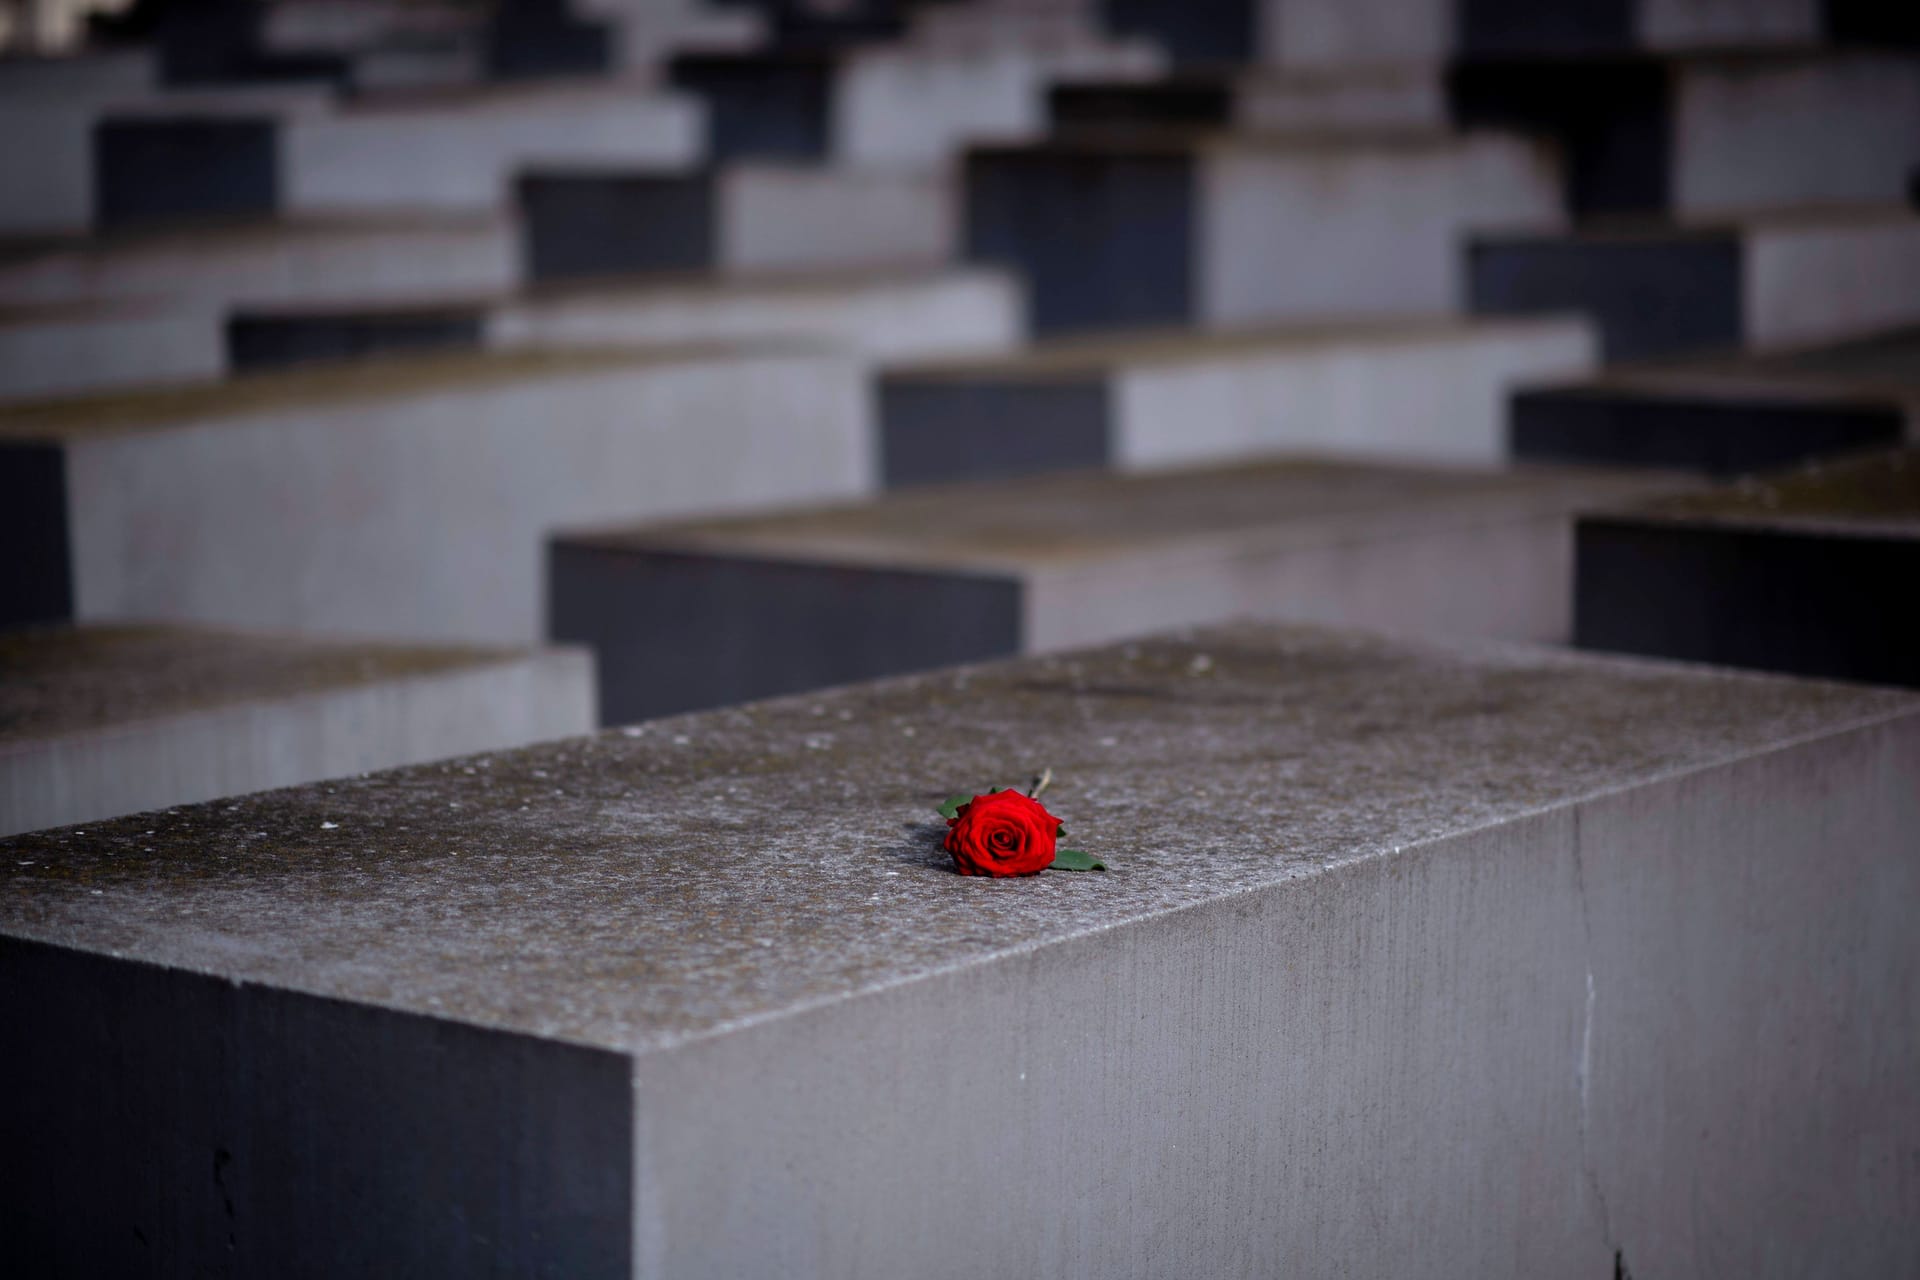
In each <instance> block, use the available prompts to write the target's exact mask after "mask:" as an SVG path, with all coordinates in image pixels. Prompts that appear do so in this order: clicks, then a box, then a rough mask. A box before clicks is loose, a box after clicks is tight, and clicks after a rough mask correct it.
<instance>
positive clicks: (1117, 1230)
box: [0, 627, 1920, 1278]
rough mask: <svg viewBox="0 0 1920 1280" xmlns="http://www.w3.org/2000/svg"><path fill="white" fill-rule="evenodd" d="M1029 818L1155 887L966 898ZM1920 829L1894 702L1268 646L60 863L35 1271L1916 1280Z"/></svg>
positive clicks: (46, 990) (576, 763)
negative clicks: (974, 790) (949, 825)
mask: <svg viewBox="0 0 1920 1280" xmlns="http://www.w3.org/2000/svg"><path fill="white" fill-rule="evenodd" d="M1042 764H1048V765H1051V766H1053V768H1054V774H1055V785H1054V788H1053V789H1052V790H1051V791H1050V792H1049V793H1048V796H1047V802H1048V803H1049V804H1050V805H1051V806H1052V807H1053V808H1054V809H1055V810H1056V811H1057V812H1059V813H1061V814H1063V815H1064V816H1065V817H1066V819H1067V820H1068V822H1069V824H1070V828H1071V830H1072V831H1073V836H1074V840H1075V841H1076V843H1077V844H1081V845H1084V846H1085V847H1087V848H1089V849H1094V850H1098V851H1099V852H1100V853H1101V854H1102V855H1103V857H1104V858H1105V859H1106V860H1107V861H1108V863H1109V865H1110V867H1111V870H1109V871H1108V872H1106V873H1105V874H1104V875H1099V874H1092V875H1067V874H1056V873H1049V874H1045V875H1042V876H1040V877H1038V878H1037V879H1028V880H1013V881H985V880H981V879H978V878H968V877H960V876H955V875H954V874H952V872H951V870H949V869H948V867H947V866H945V865H943V864H944V863H945V861H946V860H945V855H943V854H941V853H939V852H938V850H937V849H936V848H935V842H936V840H937V830H936V828H935V827H934V826H933V825H932V824H929V823H926V822H923V821H921V819H923V818H925V817H927V816H929V810H930V808H931V806H932V805H933V804H935V803H937V801H938V798H939V796H940V794H941V793H942V792H944V791H946V790H949V789H951V788H952V787H955V786H965V785H969V780H972V779H992V778H1001V777H1004V776H1005V775H1007V774H1008V773H1014V774H1016V775H1018V774H1024V773H1025V772H1027V771H1028V770H1030V769H1037V768H1039V767H1040V766H1041V765H1042ZM469 769H470V770H472V772H467V771H468V770H469ZM1917 771H1920V703H1917V702H1916V700H1915V699H1914V698H1913V697H1912V696H1910V695H1905V694H1900V693H1895V692H1890V691H1883V690H1867V689H1859V688H1848V687H1839V686H1831V685H1820V684H1808V683H1802V682H1796V681H1787V680H1780V679H1777V678H1764V677H1754V676H1741V675H1732V674H1724V673H1715V672H1706V671H1698V670H1692V671H1690V670H1681V669H1675V668H1672V667H1668V666H1664V665H1657V664H1647V663H1631V662H1622V661H1617V660H1604V659H1597V658H1593V657H1590V656H1577V655H1569V654H1560V653H1547V652H1540V651H1533V650H1519V649H1507V648H1487V649H1483V648H1477V647H1475V648H1469V647H1445V648H1443V647H1433V646H1426V645H1402V644H1397V643H1388V642H1383V641H1378V640H1370V639H1362V638H1357V637H1351V636H1344V635H1338V634H1328V633H1324V632H1316V631H1311V630H1296V629H1273V628H1262V627H1247V628H1238V629H1231V630H1217V631H1209V632H1203V633H1200V634H1198V635H1194V636H1191V637H1188V638H1184V639H1161V640H1156V641H1151V642H1145V643H1138V644H1134V645H1130V646H1124V647H1114V648H1109V649H1102V650H1096V651H1091V652H1087V653H1082V654H1077V655H1071V656H1061V657H1053V658H1048V659H1043V660H1027V661H1022V662H1013V663H1005V664H996V665H993V666H988V667H982V668H975V669H971V670H966V671H959V672H946V673H941V674H939V675H934V676H929V677H925V678H920V679H909V680H899V681H891V682H888V683H885V684H879V685H871V686H864V687H861V688H857V689H852V690H845V691H841V692H836V693H830V694H825V695H821V696H818V697H810V698H804V699H794V700H789V701H784V702H778V703H770V704H763V705H759V706H755V707H751V708H746V709H740V710H734V711H727V712H719V713H715V714H713V715H708V716H698V717H690V718H687V719H684V720H678V721H672V722H668V723H663V724H657V725H650V726H647V727H646V728H645V729H644V730H643V731H642V732H641V733H640V734H638V735H637V736H622V735H620V734H609V735H606V736H603V737H600V738H596V739H580V740H574V741H572V742H568V743H564V744H555V745H552V746H548V747H544V748H535V749H531V750H527V751H522V752H516V753H511V754H507V755H500V756H486V757H480V758H477V759H471V760H467V761H464V762H452V763H449V764H445V765H440V766H426V767H420V768H415V769H411V770H405V771H400V772H394V773H387V774H380V775H376V776H374V777H372V778H368V779H364V780H357V781H348V782H342V783H335V784H329V785H326V786H314V787H306V788H301V789H297V790H293V791H285V792H277V793H272V794H270V795H265V796H259V797H252V798H247V799H243V800H238V801H230V802H227V803H226V804H223V805H214V806H203V807H194V808H188V809H183V810H179V811H176V812H174V813H172V814H155V815H148V816H142V817H138V818H133V819H128V820H124V821H121V822H116V823H112V824H108V825H105V826H98V825H90V826H88V827H87V828H86V829H85V835H80V834H79V833H77V832H75V831H71V830H69V831H61V832H51V833H45V834H41V835H35V836H27V837H17V838H14V839H12V840H10V841H8V842H7V843H6V844H5V845H4V846H3V847H0V885H4V888H3V890H0V933H3V934H4V937H5V941H4V942H3V943H0V966H3V970H0V972H3V973H4V979H5V980H4V981H0V1002H4V1007H0V1016H3V1017H4V1018H5V1020H6V1025H7V1026H8V1027H9V1028H10V1029H11V1030H12V1032H13V1041H12V1048H11V1050H10V1051H9V1052H8V1053H7V1054H5V1055H4V1056H0V1126H4V1128H0V1137H4V1142H0V1152H5V1153H6V1154H5V1156H4V1159H5V1160H6V1161H7V1166H8V1168H9V1171H10V1172H14V1171H21V1170H28V1169H30V1170H32V1171H33V1174H34V1176H32V1177H18V1178H14V1179H12V1180H11V1181H12V1183H13V1185H14V1187H15V1188H16V1190H15V1191H14V1192H13V1193H12V1194H11V1195H9V1196H7V1197H6V1198H5V1199H4V1200H3V1201H0V1227H4V1229H5V1231H6V1232H7V1238H8V1239H9V1241H11V1242H12V1244H11V1248H12V1256H13V1257H14V1258H16V1259H18V1260H20V1261H21V1262H22V1264H23V1265H26V1266H28V1267H29V1268H30V1269H33V1270H37V1271H48V1272H51V1271H55V1270H59V1269H63V1268H64V1269H68V1270H75V1271H83V1272H117V1271H126V1270H139V1269H141V1268H142V1267H143V1265H144V1264H143V1262H142V1259H143V1258H144V1257H145V1256H146V1254H145V1253H144V1252H143V1250H145V1249H149V1248H151V1249H153V1250H164V1251H165V1252H166V1256H168V1257H169V1258H173V1259H177V1260H179V1261H180V1263H181V1265H183V1266H193V1265H198V1264H200V1263H202V1262H205V1263H206V1265H208V1266H210V1267H211V1266H216V1265H217V1266H232V1267H235V1268H237V1269H240V1270H245V1271H248V1272H258V1273H273V1274H293V1273H298V1272H300V1271H302V1270H303V1269H307V1268H315V1269H323V1270H330V1271H344V1270H354V1269H374V1270H379V1269H381V1268H382V1267H383V1266H389V1265H390V1266H394V1267H397V1268H400V1269H406V1270H409V1271H433V1270H436V1269H442V1268H445V1269H451V1270H458V1271H463V1272H468V1273H477V1272H486V1271H490V1270H495V1269H501V1270H511V1271H517V1272H522V1273H538V1272H540V1271H542V1270H547V1271H554V1272H563V1273H565V1274H568V1275H576V1276H599V1275H618V1276H625V1275H657V1274H665V1275H674V1276H691V1277H701V1276H720V1275H773V1274H780V1275H788V1276H795V1277H802V1278H804V1277H826V1276H843V1275H921V1276H933V1277H944V1276H955V1277H958V1276H977V1275H981V1274H992V1275H1042V1274H1044V1275H1101V1276H1149V1275H1160V1274H1166V1273H1167V1272H1168V1271H1173V1272H1177V1273H1178V1274H1181V1275H1226V1274H1233V1275H1239V1274H1246V1273H1249V1272H1256V1273H1289V1274H1296V1273H1299V1274H1310V1273H1324V1272H1329V1271H1335V1270H1338V1269H1339V1268H1341V1267H1342V1266H1347V1267H1351V1268H1352V1269H1353V1270H1355V1271H1356V1272H1358V1273H1363V1274H1368V1275H1390V1274H1396V1273H1399V1272H1402V1271H1405V1270H1408V1269H1414V1270H1419V1269H1423V1268H1431V1269H1433V1270H1436V1271H1439V1272H1442V1273H1445V1274H1449V1275H1494V1276H1508V1275H1511V1276H1520V1275H1541V1274H1596V1275H1606V1274H1610V1273H1611V1271H1612V1270H1613V1269H1615V1268H1616V1267H1617V1268H1619V1269H1621V1270H1623V1271H1625V1270H1631V1271H1633V1272H1634V1273H1635V1274H1667V1273H1689V1272H1695V1271H1698V1270H1700V1269H1701V1268H1702V1266H1703V1264H1706V1263H1709V1262H1715V1263H1719V1264H1723V1265H1725V1266H1727V1267H1729V1268H1731V1269H1732V1270H1733V1271H1735V1272H1738V1273H1742V1274H1760V1273H1764V1272H1766V1271H1767V1270H1768V1269H1769V1267H1770V1266H1773V1265H1775V1264H1776V1263H1777V1262H1778V1260H1780V1259H1782V1258H1788V1259H1795V1260H1816V1261H1817V1269H1818V1270H1819V1271H1820V1272H1821V1273H1822V1274H1824V1275H1832V1276H1842V1277H1854V1276H1861V1277H1864V1276H1880V1275H1897V1274H1904V1273H1906V1272H1910V1271H1912V1270H1914V1268H1915V1266H1916V1265H1920V1255H1916V1248H1920V1245H1916V1242H1915V1240H1914V1238H1913V1235H1912V1233H1911V1232H1909V1231H1907V1230H1905V1224H1906V1223H1907V1221H1908V1220H1909V1217H1910V1215H1909V1214H1908V1212H1907V1209H1908V1207H1909V1204H1910V1199H1911V1190H1910V1184H1909V1183H1908V1182H1907V1181H1906V1180H1904V1179H1903V1178H1902V1176H1901V1174H1900V1170H1901V1169H1902V1168H1904V1167H1905V1160H1906V1153H1907V1152H1909V1151H1911V1149H1912V1148H1913V1146H1914V1145H1915V1143H1916V1142H1917V1141H1920V1102H1916V1099H1915V1097H1914V1094H1913V1090H1912V1088H1911V1082H1912V1079H1913V1077H1914V1074H1915V1071H1916V1067H1917V1066H1920V1021H1916V1020H1915V1019H1914V1018H1912V1017H1911V1016H1910V1014H1911V1004H1912V993H1911V988H1910V985H1909V984H1907V983H1906V982H1905V981H1904V980H1903V977H1902V975H1904V974H1907V973H1909V972H1911V971H1912V969H1913V967H1914V964H1915V963H1916V961H1920V952H1917V951H1916V948H1917V947H1920V942H1917V941H1916V935H1915V932H1914V930H1913V928H1912V919H1913V914H1914V910H1915V907H1916V904H1917V903H1920V857H1916V856H1915V855H1916V852H1917V849H1916V844H1915V839H1916V836H1915V833H1916V832H1917V831H1920V791H1916V789H1915V788H1914V787H1913V786H1912V785H1911V781H1912V779H1913V777H1914V776H1915V774H1916V772H1917ZM972 785H979V784H977V783H975V784H972ZM23 864H30V865H23ZM1023 1076H1024V1078H1022V1077H1023ZM129 1117H138V1123H134V1122H132V1121H131V1120H130V1119H129ZM1516 1170H1521V1171H1526V1176H1523V1177H1518V1178H1516V1177H1515V1171H1516ZM423 1187H427V1188H431V1189H432V1192H433V1193H432V1194H431V1195H423V1194H421V1189H422V1188H423ZM81 1205H84V1206H85V1209H84V1212H83V1211H81V1210H80V1209H79V1208H77V1207H76V1206H81ZM1381 1205H1391V1206H1396V1208H1395V1210H1394V1212H1391V1213H1385V1214H1381V1213H1376V1212H1375V1211H1374V1209H1375V1207H1377V1206H1381ZM989 1221H990V1222H992V1223H993V1224H994V1225H993V1227H992V1229H990V1230H983V1229H982V1228H981V1223H982V1222H989ZM143 1242H144V1243H143Z"/></svg>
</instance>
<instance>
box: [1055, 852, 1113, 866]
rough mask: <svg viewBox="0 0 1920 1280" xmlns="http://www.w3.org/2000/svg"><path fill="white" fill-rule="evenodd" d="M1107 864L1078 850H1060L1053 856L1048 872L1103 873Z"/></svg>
mask: <svg viewBox="0 0 1920 1280" xmlns="http://www.w3.org/2000/svg"><path fill="white" fill-rule="evenodd" d="M1106 869H1107V864H1106V863H1104V862H1102V861H1100V859H1098V858H1096V857H1094V856H1093V855H1092V854H1090V853H1082V852H1080V851H1079V850H1078V849H1060V850H1057V851H1056V852H1055V853H1054V855H1053V863H1052V865H1051V866H1050V867H1049V870H1053V871H1105V870H1106Z"/></svg>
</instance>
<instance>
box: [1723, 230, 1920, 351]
mask: <svg viewBox="0 0 1920 1280" xmlns="http://www.w3.org/2000/svg"><path fill="white" fill-rule="evenodd" d="M1742 270H1743V277H1744V290H1743V293H1744V307H1743V318H1744V323H1745V327H1746V335H1747V340H1748V341H1749V342H1751V343H1753V344H1754V345H1756V346H1778V345H1785V344H1791V343H1800V342H1825V341H1829V340H1835V339H1840V338H1848V337H1855V336H1859V335H1861V334H1866V333H1871V332H1872V331H1873V330H1875V329H1885V328H1889V327H1891V326H1893V325H1898V324H1910V323H1912V322H1913V321H1914V320H1916V319H1920V217H1900V218H1895V217H1889V218H1887V219H1885V220H1883V221H1878V222H1871V223H1854V224H1848V223H1845V222H1841V223H1835V224H1832V225H1829V226H1819V225H1806V226H1774V227H1764V228H1758V229H1756V230H1754V231H1753V232H1752V233H1751V234H1750V235H1749V236H1748V237H1747V241H1746V245H1745V252H1744V255H1743V262H1742Z"/></svg>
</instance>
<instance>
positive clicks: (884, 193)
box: [518, 165, 955, 282]
mask: <svg viewBox="0 0 1920 1280" xmlns="http://www.w3.org/2000/svg"><path fill="white" fill-rule="evenodd" d="M518 191H519V200H520V207H521V213H522V217H523V219H524V224H525V250H524V254H525V261H526V272H527V277H528V279H530V280H532V281H535V282H546V281H557V280H579V279H593V278H600V277H618V276H627V275H640V274H649V273H653V274H658V273H669V274H671V273H680V274H685V273H688V272H721V273H737V272H754V271H808V270H812V271H818V270H824V269H832V268H850V267H869V268H871V267H889V266H901V265H915V264H917V265H922V266H925V265H933V264H938V263H943V262H946V261H948V260H949V259H950V258H952V256H953V246H954V239H955V231H954V208H953V204H954V199H953V185H952V182H951V181H950V180H949V179H948V178H947V177H945V176H944V175H940V174H928V173H913V172H888V171H880V170H841V169H832V168H818V167H806V166H798V165H796V166H780V165H729V166H726V167H724V168H720V169H706V170H702V171H700V172H698V173H692V174H678V175H661V174H652V173H607V172H572V173H568V172H560V171H550V170H548V171H540V172H536V173H529V174H525V175H523V176H522V177H521V179H520V181H519V186H518Z"/></svg>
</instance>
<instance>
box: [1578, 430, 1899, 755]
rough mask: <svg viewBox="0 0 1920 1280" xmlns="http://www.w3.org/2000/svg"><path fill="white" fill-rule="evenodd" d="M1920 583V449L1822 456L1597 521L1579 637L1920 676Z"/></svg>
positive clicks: (1686, 655)
mask: <svg viewBox="0 0 1920 1280" xmlns="http://www.w3.org/2000/svg"><path fill="white" fill-rule="evenodd" d="M1916 581H1920V450H1916V449H1913V448H1905V449H1899V450H1894V451H1892V452H1882V453H1873V454H1867V455H1865V456H1854V457H1850V458H1845V459H1836V460H1832V461H1828V462H1823V463H1812V464H1809V465H1808V466H1806V467H1805V468H1803V469H1801V470H1797V471H1789V472H1776V473H1773V474H1770V475H1767V476H1763V477H1759V478H1757V479H1751V480H1746V481H1742V482H1741V483H1739V484H1738V485H1735V486H1732V487H1729V488H1726V489H1717V490H1710V491H1707V492H1702V493H1698V494H1690V495H1675V496H1673V497H1669V498H1664V499H1661V500H1659V501H1656V502H1652V503H1649V504H1646V505H1644V506H1640V507H1634V508H1625V509H1621V510H1617V511H1610V512H1606V513H1602V514H1596V515H1592V516H1589V517H1586V518H1583V519H1582V520H1581V521H1580V532H1579V579H1578V593H1579V594H1578V612H1577V615H1576V616H1577V625H1576V630H1575V639H1576V641H1577V642H1578V643H1579V644H1580V645H1581V646H1582V647H1583V648H1589V649H1607V650H1614V651H1618V652H1624V653H1641V654H1650V655H1653V656H1657V657H1664V658H1681V659H1685V660H1688V661H1692V662H1713V663H1720V664H1725V665H1728V666H1738V667H1759V668H1762V669H1765V670H1769V671H1785V672H1792V673H1796V674H1801V675H1816V676H1825V677H1829V678H1833V679H1841V680H1864V681H1869V682H1872V683H1876V684H1903V685H1920V598H1916V596H1915V594H1914V591H1913V589H1912V588H1913V584H1914V583H1915V582H1916ZM1909 781H1911V779H1910V780H1909Z"/></svg>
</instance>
